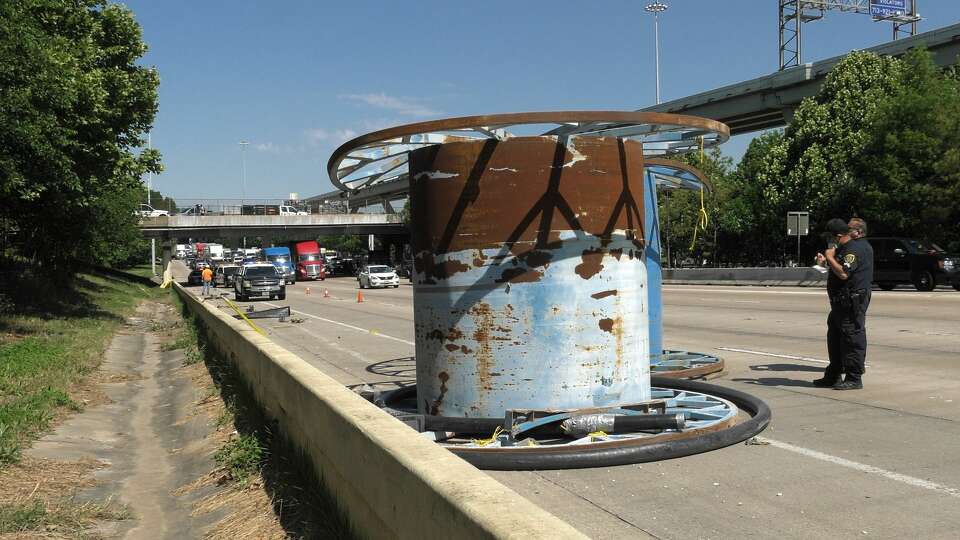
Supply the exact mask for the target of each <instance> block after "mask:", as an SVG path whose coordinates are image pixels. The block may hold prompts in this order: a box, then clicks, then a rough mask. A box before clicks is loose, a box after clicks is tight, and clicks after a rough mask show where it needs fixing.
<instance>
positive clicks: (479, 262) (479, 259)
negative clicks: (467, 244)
mask: <svg viewBox="0 0 960 540" xmlns="http://www.w3.org/2000/svg"><path fill="white" fill-rule="evenodd" d="M476 251H477V254H476V255H474V256H473V265H474V266H476V267H477V268H479V267H481V266H483V265H484V264H485V263H486V262H487V256H486V255H484V254H483V250H479V249H478V250H476Z"/></svg>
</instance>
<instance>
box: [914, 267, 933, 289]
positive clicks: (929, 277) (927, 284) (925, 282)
mask: <svg viewBox="0 0 960 540" xmlns="http://www.w3.org/2000/svg"><path fill="white" fill-rule="evenodd" d="M913 286H914V287H916V288H917V290H918V291H932V290H933V289H934V288H935V287H936V286H937V282H936V280H934V279H933V274H931V273H930V271H929V270H924V271H922V272H917V274H916V275H915V276H914V277H913Z"/></svg>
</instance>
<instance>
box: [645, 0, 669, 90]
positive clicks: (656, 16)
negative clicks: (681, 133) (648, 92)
mask: <svg viewBox="0 0 960 540" xmlns="http://www.w3.org/2000/svg"><path fill="white" fill-rule="evenodd" d="M668 7H670V6H668V5H667V4H664V3H663V2H654V3H652V4H647V5H646V6H645V7H644V8H643V9H644V11H646V12H647V13H653V28H654V36H655V37H654V39H655V42H656V56H657V105H659V104H660V13H662V12H664V11H666V10H667V8H668Z"/></svg>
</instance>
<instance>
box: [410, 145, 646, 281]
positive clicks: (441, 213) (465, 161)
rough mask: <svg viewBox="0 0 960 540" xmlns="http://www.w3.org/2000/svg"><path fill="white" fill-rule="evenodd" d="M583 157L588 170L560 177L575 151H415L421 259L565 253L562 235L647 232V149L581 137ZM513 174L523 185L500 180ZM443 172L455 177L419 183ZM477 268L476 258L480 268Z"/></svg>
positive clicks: (414, 237)
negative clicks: (489, 252)
mask: <svg viewBox="0 0 960 540" xmlns="http://www.w3.org/2000/svg"><path fill="white" fill-rule="evenodd" d="M576 149H577V152H578V156H581V157H582V158H583V159H587V160H589V161H590V163H591V166H590V167H563V166H562V165H563V164H564V163H566V162H568V161H570V155H569V151H568V150H569V149H568V148H566V147H565V145H564V144H563V143H561V142H558V141H557V139H556V138H555V137H542V136H535V137H512V138H510V139H507V140H504V141H492V140H485V141H458V142H450V143H446V144H442V145H436V146H430V147H426V148H421V149H418V150H414V151H412V152H411V153H410V157H409V165H408V167H409V171H410V177H411V181H410V203H411V218H412V222H411V227H410V229H411V242H412V244H413V246H414V251H415V252H418V251H421V250H423V251H427V252H431V253H436V254H440V255H442V254H444V253H453V252H458V251H464V250H481V249H500V248H501V247H503V246H504V245H505V244H506V245H507V246H508V247H509V246H510V245H513V246H516V247H520V246H532V245H534V244H536V248H537V249H541V250H542V249H544V248H546V249H551V248H552V247H553V246H552V244H554V243H559V233H558V232H557V231H561V230H574V231H583V232H585V233H587V234H589V235H593V236H596V237H598V238H600V237H605V236H609V235H610V232H611V231H613V230H629V229H640V228H642V226H643V194H644V182H643V179H644V177H643V171H644V168H643V163H644V158H643V145H642V143H640V142H638V141H631V140H627V141H623V140H618V139H617V138H615V137H580V138H577V140H576ZM577 159H580V158H579V157H578V158H577ZM507 168H511V169H517V170H522V171H524V178H523V182H517V180H516V177H515V174H504V173H503V172H498V171H503V170H506V169H507ZM436 170H443V171H448V172H450V173H451V174H457V176H456V177H449V178H443V179H432V178H430V177H429V175H421V174H419V173H421V172H428V171H436ZM596 171H606V174H598V173H597V172H596ZM573 209H576V210H575V211H574V210H573ZM478 260H480V258H479V257H476V258H475V257H471V262H472V263H473V266H477V265H476V262H477V261H478ZM531 264H532V262H531Z"/></svg>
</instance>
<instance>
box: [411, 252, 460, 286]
mask: <svg viewBox="0 0 960 540" xmlns="http://www.w3.org/2000/svg"><path fill="white" fill-rule="evenodd" d="M413 267H414V269H415V270H416V271H417V272H418V273H421V274H423V275H424V276H425V277H426V281H425V283H430V284H433V283H436V281H435V280H436V279H450V277H451V276H454V275H455V274H459V273H460V272H466V271H468V270H470V267H469V266H467V265H466V264H463V263H462V262H460V261H443V262H442V263H438V262H437V261H436V260H434V256H433V254H431V253H429V252H427V251H423V252H420V253H419V254H417V256H416V257H414V258H413Z"/></svg>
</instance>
